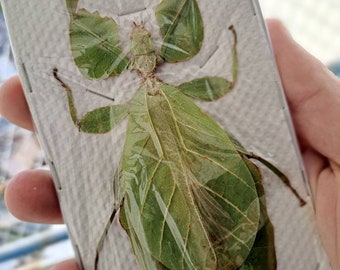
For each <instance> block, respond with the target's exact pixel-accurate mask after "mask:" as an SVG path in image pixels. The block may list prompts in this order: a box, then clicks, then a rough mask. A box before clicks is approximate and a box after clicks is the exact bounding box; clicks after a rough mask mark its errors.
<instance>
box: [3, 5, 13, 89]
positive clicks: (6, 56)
mask: <svg viewBox="0 0 340 270" xmlns="http://www.w3.org/2000/svg"><path fill="white" fill-rule="evenodd" d="M15 74H16V69H15V64H14V61H13V55H12V52H11V46H10V43H9V40H8V33H7V29H6V24H5V19H4V16H3V14H2V10H1V9H0V83H1V82H3V81H4V80H6V79H8V78H9V77H11V76H13V75H15Z"/></svg>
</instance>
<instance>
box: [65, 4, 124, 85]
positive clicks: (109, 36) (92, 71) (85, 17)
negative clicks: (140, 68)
mask: <svg viewBox="0 0 340 270" xmlns="http://www.w3.org/2000/svg"><path fill="white" fill-rule="evenodd" d="M71 3H72V2H71ZM69 8H72V7H71V4H70V6H69ZM70 42H71V49H72V54H73V59H74V61H75V63H76V65H77V67H78V68H79V70H80V72H81V73H82V74H83V75H84V76H85V77H87V78H91V79H105V78H108V77H111V76H117V75H119V74H121V73H122V72H123V71H125V70H126V69H127V68H128V66H129V63H130V60H129V58H128V57H127V56H126V55H125V54H124V53H123V52H122V50H121V49H120V48H119V37H118V25H117V23H116V22H115V21H114V20H113V19H112V18H108V17H104V18H103V17H101V16H100V15H99V13H98V12H94V13H90V12H88V11H86V10H84V9H81V10H79V11H78V12H77V13H75V14H73V16H71V20H70Z"/></svg>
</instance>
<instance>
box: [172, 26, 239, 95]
mask: <svg viewBox="0 0 340 270" xmlns="http://www.w3.org/2000/svg"><path fill="white" fill-rule="evenodd" d="M228 29H229V30H230V31H231V33H232V34H233V46H232V49H231V53H232V71H231V73H232V78H231V81H228V80H227V79H225V78H222V77H218V76H206V77H202V78H198V79H194V80H192V81H189V82H186V83H183V84H181V85H179V86H177V88H178V89H179V90H180V91H181V92H183V94H185V95H187V96H190V97H192V98H195V99H199V100H204V101H213V100H216V99H219V98H221V97H223V96H224V95H226V94H227V93H228V92H230V91H231V90H232V89H233V88H234V86H235V83H236V81H237V76H238V55H237V33H236V30H235V28H234V26H233V25H231V26H229V28H228Z"/></svg>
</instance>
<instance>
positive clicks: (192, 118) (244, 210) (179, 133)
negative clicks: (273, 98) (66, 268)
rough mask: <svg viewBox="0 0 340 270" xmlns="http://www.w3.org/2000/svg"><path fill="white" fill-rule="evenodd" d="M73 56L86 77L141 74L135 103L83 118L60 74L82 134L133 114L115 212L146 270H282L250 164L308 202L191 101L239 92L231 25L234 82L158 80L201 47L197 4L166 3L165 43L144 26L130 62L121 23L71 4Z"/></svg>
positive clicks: (134, 38)
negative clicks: (163, 68)
mask: <svg viewBox="0 0 340 270" xmlns="http://www.w3.org/2000/svg"><path fill="white" fill-rule="evenodd" d="M66 5H67V9H68V13H69V16H70V25H69V37H70V44H71V50H72V54H73V59H74V62H75V64H76V65H77V67H78V69H79V70H80V72H81V73H82V75H83V76H84V77H86V78H89V79H93V80H95V79H106V78H109V77H114V76H118V75H119V74H121V73H122V72H125V71H127V70H130V71H136V72H137V73H138V74H139V76H140V77H141V86H140V87H139V89H138V91H137V92H136V93H135V95H134V97H133V98H132V99H131V100H130V101H129V103H128V104H119V105H112V106H105V107H101V108H98V109H95V110H93V111H90V112H88V113H86V114H85V115H84V116H83V117H81V118H79V117H78V114H77V110H76V107H75V103H74V98H73V94H72V90H71V88H70V87H69V86H68V85H67V84H66V83H64V82H63V81H62V80H61V79H60V77H59V75H58V70H57V68H55V69H54V71H53V74H54V77H55V79H56V80H58V81H59V83H60V84H61V86H62V87H63V89H65V91H66V95H67V100H68V106H69V110H70V115H71V119H72V121H73V123H74V125H75V126H77V127H78V129H79V130H80V131H81V132H85V133H94V134H101V133H106V132H109V131H110V130H111V129H113V128H115V127H116V126H117V125H118V124H119V123H120V122H121V121H122V120H123V119H124V118H126V117H128V125H127V132H126V140H125V145H124V149H123V153H122V157H121V163H120V168H119V170H118V172H117V176H116V178H115V181H116V183H117V186H118V188H117V190H116V191H115V192H117V193H118V199H117V201H116V202H115V210H114V212H113V213H112V214H111V216H110V217H109V220H108V223H107V226H106V228H105V231H104V232H103V235H102V237H101V239H100V241H99V243H98V246H97V254H96V257H95V262H94V268H95V269H98V267H99V266H98V263H99V260H100V252H101V249H102V247H103V241H104V239H105V238H106V236H107V233H108V230H109V228H110V226H111V224H112V221H113V218H114V217H115V215H116V213H117V212H118V211H120V222H121V225H122V227H123V228H124V229H125V230H126V232H127V234H128V236H129V239H130V242H131V245H132V248H133V251H134V253H135V255H136V257H137V261H138V263H139V265H140V267H141V268H142V269H147V270H152V269H176V270H178V269H218V270H222V269H223V270H224V269H227V270H234V269H243V270H245V269H261V270H265V269H276V255H275V248H274V234H273V225H272V224H271V222H270V220H269V217H268V214H267V210H266V202H265V197H264V190H263V187H262V183H261V181H262V177H261V174H260V171H259V169H258V168H257V166H256V165H255V164H254V163H253V162H252V161H251V159H257V160H258V161H260V162H262V163H263V164H264V165H266V166H267V167H268V168H269V169H270V170H272V171H273V172H274V173H275V174H276V175H277V176H278V177H279V178H280V179H281V180H282V181H283V182H284V183H285V184H286V185H287V187H288V188H289V189H291V190H292V192H293V193H294V194H295V196H296V197H297V198H298V200H299V201H300V204H301V205H303V204H304V203H305V201H304V200H303V199H302V198H301V197H300V196H299V194H298V193H297V192H296V190H295V189H294V188H293V187H292V186H291V185H290V182H289V180H288V179H287V178H286V177H285V175H284V174H283V173H282V172H281V171H280V170H279V169H277V168H276V167H275V166H274V165H272V164H271V163H269V162H268V161H266V160H264V159H263V158H261V157H259V156H257V155H255V154H253V153H249V152H248V151H247V150H245V149H244V148H243V147H242V145H241V144H240V143H239V142H237V140H236V139H234V138H232V137H231V136H230V135H228V134H227V133H226V131H225V130H223V129H222V128H221V127H220V126H219V125H218V124H217V123H216V121H215V120H213V119H212V118H211V117H210V116H208V115H207V114H206V113H204V112H203V111H202V110H201V109H200V108H199V107H198V106H197V105H196V104H195V103H194V102H193V101H192V99H196V100H203V101H214V100H216V99H219V98H221V97H223V96H224V95H226V94H227V93H228V92H229V91H231V90H232V89H233V88H234V85H235V83H236V81H237V76H238V54H237V33H236V30H235V28H234V26H233V25H231V26H229V31H230V33H231V35H232V36H233V46H232V48H231V55H232V79H231V81H228V80H226V79H224V78H221V77H217V76H206V77H203V78H198V79H194V80H192V81H189V82H186V83H183V84H180V85H177V86H172V85H170V84H167V83H165V82H163V81H161V80H160V79H158V78H157V76H156V69H157V67H158V66H159V65H161V64H162V63H165V62H167V63H176V62H181V61H186V60H188V59H190V58H192V57H193V56H195V55H196V54H197V53H198V52H199V51H200V49H201V46H202V42H203V36H204V27H203V21H202V17H201V13H200V10H199V7H198V4H197V1H196V0H176V1H175V0H162V1H160V3H159V4H158V5H157V7H156V10H155V15H156V20H157V23H158V25H159V27H160V34H161V37H162V41H163V43H162V45H161V47H160V48H159V49H158V50H156V48H155V45H154V42H153V39H152V36H151V34H150V33H149V32H148V30H147V29H145V28H144V26H142V25H136V24H135V25H134V28H133V31H132V33H131V36H130V39H131V56H132V57H128V56H126V55H124V54H123V52H122V50H121V48H120V47H119V37H118V31H119V27H118V24H117V23H116V22H115V21H114V20H113V19H112V18H108V17H101V16H100V14H99V13H98V12H94V13H91V12H89V11H87V10H85V9H79V10H78V8H77V6H78V0H66Z"/></svg>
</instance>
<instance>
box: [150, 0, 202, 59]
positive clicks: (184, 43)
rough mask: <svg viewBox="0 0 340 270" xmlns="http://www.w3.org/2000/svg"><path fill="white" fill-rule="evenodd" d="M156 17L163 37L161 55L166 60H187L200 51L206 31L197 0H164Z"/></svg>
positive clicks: (157, 9)
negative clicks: (204, 30)
mask: <svg viewBox="0 0 340 270" xmlns="http://www.w3.org/2000/svg"><path fill="white" fill-rule="evenodd" d="M156 19H157V22H158V25H159V26H160V30H161V36H162V38H163V44H162V47H161V51H160V56H161V57H163V58H164V59H165V61H166V62H170V63H172V62H180V61H185V60H187V59H190V58H192V57H193V56H194V55H196V54H197V53H198V52H199V50H200V49H201V46H202V41H203V35H204V32H203V21H202V17H201V13H200V10H199V7H198V5H197V2H196V0H163V1H162V2H161V3H160V4H159V5H158V6H157V8H156Z"/></svg>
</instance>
